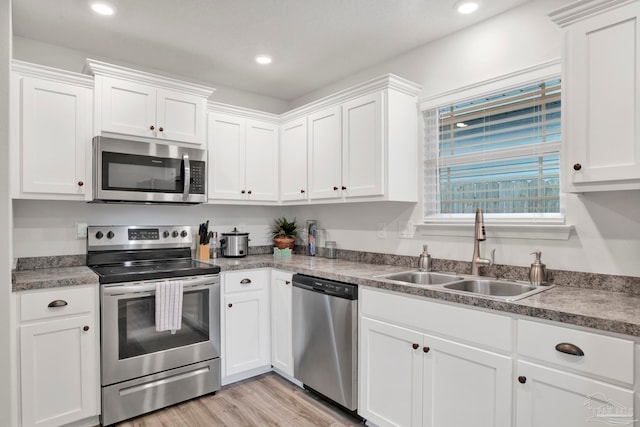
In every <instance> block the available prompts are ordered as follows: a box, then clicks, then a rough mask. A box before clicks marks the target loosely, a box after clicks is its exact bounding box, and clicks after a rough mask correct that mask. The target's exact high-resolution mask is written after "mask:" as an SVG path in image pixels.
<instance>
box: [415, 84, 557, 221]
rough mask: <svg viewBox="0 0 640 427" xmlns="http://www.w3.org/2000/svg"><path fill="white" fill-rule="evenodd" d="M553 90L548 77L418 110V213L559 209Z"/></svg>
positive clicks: (554, 92) (512, 212) (554, 97)
mask: <svg viewBox="0 0 640 427" xmlns="http://www.w3.org/2000/svg"><path fill="white" fill-rule="evenodd" d="M560 95H561V82H560V79H554V80H548V81H545V82H541V83H538V84H532V85H527V86H525V87H520V88H517V89H512V90H509V91H505V92H502V93H498V94H494V95H491V96H486V97H482V98H478V99H474V100H470V101H465V102H461V103H458V104H455V105H449V106H445V107H442V108H437V109H432V110H428V111H425V112H424V123H425V150H424V153H425V177H424V178H425V181H424V184H425V185H424V188H425V198H424V200H425V213H426V214H427V215H438V214H439V215H449V214H466V213H473V212H475V210H476V208H478V207H480V208H482V209H483V210H484V211H485V212H486V213H499V214H540V213H543V214H544V213H559V212H560V201H559V196H560V144H561V126H560V119H561V114H560V106H561V101H560Z"/></svg>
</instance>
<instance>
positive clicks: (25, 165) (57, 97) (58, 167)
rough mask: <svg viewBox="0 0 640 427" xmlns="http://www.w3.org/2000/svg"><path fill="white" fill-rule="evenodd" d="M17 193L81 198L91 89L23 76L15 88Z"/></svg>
mask: <svg viewBox="0 0 640 427" xmlns="http://www.w3.org/2000/svg"><path fill="white" fill-rule="evenodd" d="M21 101H22V105H21V108H22V116H21V117H22V120H21V121H22V123H21V131H22V132H21V141H20V142H21V145H22V150H21V152H22V157H21V162H22V174H21V181H22V183H21V184H22V185H21V192H22V193H23V194H37V193H40V194H59V195H66V197H64V196H63V197H61V198H66V199H79V200H83V199H84V198H85V193H86V189H87V187H89V185H88V184H89V183H88V182H87V166H86V165H87V157H86V155H87V154H89V153H90V145H91V133H90V132H91V90H90V89H88V88H84V87H78V86H72V85H69V84H63V83H57V82H52V81H48V80H40V79H35V78H28V77H25V78H23V79H22V87H21Z"/></svg>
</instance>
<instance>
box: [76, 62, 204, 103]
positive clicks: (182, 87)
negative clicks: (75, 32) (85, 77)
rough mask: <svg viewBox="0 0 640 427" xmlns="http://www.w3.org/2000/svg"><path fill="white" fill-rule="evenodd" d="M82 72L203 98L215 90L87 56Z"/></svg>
mask: <svg viewBox="0 0 640 427" xmlns="http://www.w3.org/2000/svg"><path fill="white" fill-rule="evenodd" d="M82 72H83V73H86V74H91V75H95V76H106V77H114V78H118V79H125V80H129V81H134V82H137V83H142V84H146V85H150V86H155V87H160V88H164V89H170V90H176V91H180V92H185V93H190V94H192V95H196V96H202V97H205V98H209V97H210V96H211V95H212V94H213V92H215V89H214V88H211V87H208V86H203V85H199V84H195V83H188V82H185V81H183V80H178V79H174V78H172V77H164V76H160V75H157V74H152V73H148V72H146V71H139V70H134V69H132V68H127V67H122V66H120V65H114V64H108V63H106V62H101V61H96V60H95V59H89V58H87V60H86V61H85V65H84V68H83V69H82Z"/></svg>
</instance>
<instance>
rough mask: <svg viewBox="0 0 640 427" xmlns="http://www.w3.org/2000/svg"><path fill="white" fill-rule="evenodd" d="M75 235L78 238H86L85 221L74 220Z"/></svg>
mask: <svg viewBox="0 0 640 427" xmlns="http://www.w3.org/2000/svg"><path fill="white" fill-rule="evenodd" d="M76 237H77V238H78V239H86V238H87V223H86V222H76Z"/></svg>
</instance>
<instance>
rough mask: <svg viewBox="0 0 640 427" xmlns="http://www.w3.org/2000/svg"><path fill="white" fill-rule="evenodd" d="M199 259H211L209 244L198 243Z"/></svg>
mask: <svg viewBox="0 0 640 427" xmlns="http://www.w3.org/2000/svg"><path fill="white" fill-rule="evenodd" d="M197 256H198V259H209V245H198V255H197Z"/></svg>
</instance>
